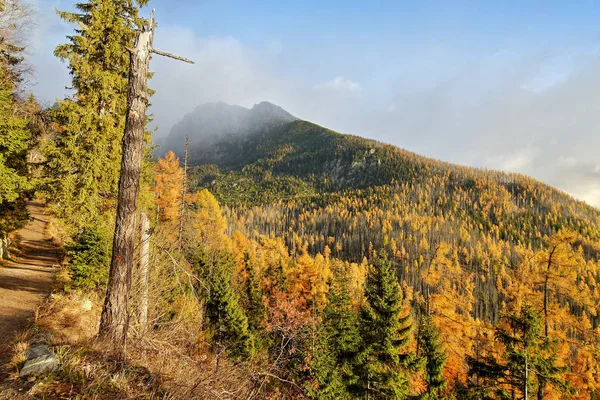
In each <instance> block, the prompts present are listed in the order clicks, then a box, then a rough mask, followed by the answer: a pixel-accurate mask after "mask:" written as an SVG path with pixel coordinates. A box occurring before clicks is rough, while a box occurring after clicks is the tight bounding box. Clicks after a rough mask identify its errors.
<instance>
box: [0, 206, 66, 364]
mask: <svg viewBox="0 0 600 400" xmlns="http://www.w3.org/2000/svg"><path fill="white" fill-rule="evenodd" d="M27 208H28V210H29V213H30V221H29V223H28V224H27V226H25V227H24V228H23V229H21V230H20V231H19V232H18V235H19V237H20V241H21V249H22V252H23V255H22V257H19V258H17V260H16V261H13V262H9V263H8V264H7V265H5V266H0V360H2V359H4V358H6V356H7V348H6V344H7V343H8V342H9V341H10V340H11V339H12V337H13V335H14V334H15V332H17V331H19V330H23V329H25V328H27V325H28V324H29V323H30V322H31V319H32V317H33V316H34V312H35V310H36V308H37V307H38V306H39V304H40V303H41V302H42V301H43V300H44V298H45V297H46V296H48V295H49V294H50V292H51V290H52V279H53V275H54V268H53V266H54V265H56V264H57V263H58V256H59V254H60V253H59V250H58V248H57V247H56V245H54V244H53V243H52V241H51V240H50V239H49V238H48V237H47V236H46V234H45V230H46V225H47V224H48V217H47V216H46V215H44V207H43V205H42V204H41V203H39V202H35V201H30V202H29V203H28V204H27Z"/></svg>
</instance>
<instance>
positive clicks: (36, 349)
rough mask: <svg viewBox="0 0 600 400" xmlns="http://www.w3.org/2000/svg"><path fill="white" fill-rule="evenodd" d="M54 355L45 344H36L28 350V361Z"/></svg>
mask: <svg viewBox="0 0 600 400" xmlns="http://www.w3.org/2000/svg"><path fill="white" fill-rule="evenodd" d="M50 354H54V353H52V350H50V349H49V348H48V346H46V345H43V344H36V345H33V346H31V347H30V348H29V349H27V359H28V360H33V359H34V358H38V357H41V356H47V355H50Z"/></svg>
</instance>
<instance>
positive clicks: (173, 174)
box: [152, 151, 184, 222]
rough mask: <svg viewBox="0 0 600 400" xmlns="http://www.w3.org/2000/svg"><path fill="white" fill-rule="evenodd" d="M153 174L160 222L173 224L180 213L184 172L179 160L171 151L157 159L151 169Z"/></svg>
mask: <svg viewBox="0 0 600 400" xmlns="http://www.w3.org/2000/svg"><path fill="white" fill-rule="evenodd" d="M152 170H153V172H154V187H153V190H154V197H155V201H154V202H155V204H156V206H157V207H158V210H159V211H158V212H159V217H160V220H161V221H162V222H166V221H170V222H175V221H177V220H178V218H179V216H180V212H181V199H182V193H183V192H182V190H183V189H182V186H183V174H184V171H183V169H182V168H181V166H180V165H179V158H177V156H176V155H175V153H173V152H172V151H169V152H167V154H165V156H164V158H159V159H158V162H157V163H156V164H155V165H154V167H153V168H152Z"/></svg>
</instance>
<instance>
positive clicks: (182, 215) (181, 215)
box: [178, 135, 190, 250]
mask: <svg viewBox="0 0 600 400" xmlns="http://www.w3.org/2000/svg"><path fill="white" fill-rule="evenodd" d="M189 149H190V137H189V136H188V135H185V158H184V161H183V182H182V185H181V209H180V212H179V237H178V243H179V250H181V237H182V235H183V219H184V218H185V194H186V192H187V165H188V152H189Z"/></svg>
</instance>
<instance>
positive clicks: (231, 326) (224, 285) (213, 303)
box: [203, 253, 252, 359]
mask: <svg viewBox="0 0 600 400" xmlns="http://www.w3.org/2000/svg"><path fill="white" fill-rule="evenodd" d="M203 269H204V268H203ZM232 274H233V264H232V262H231V260H230V259H229V257H227V255H225V254H222V253H221V254H219V255H218V257H217V259H216V261H215V264H214V265H213V266H212V268H211V274H210V276H209V277H208V281H209V290H210V293H209V295H208V299H207V300H206V316H207V317H208V320H209V323H210V327H211V330H212V333H213V341H214V343H215V345H216V346H217V348H218V351H220V349H219V348H225V349H226V350H227V354H229V356H230V357H232V358H237V359H239V358H243V357H247V356H249V355H251V354H252V338H251V335H250V332H249V330H248V319H247V317H246V314H245V313H244V309H243V307H242V306H241V305H240V304H239V301H238V298H237V296H236V294H235V292H234V291H233V286H232Z"/></svg>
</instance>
